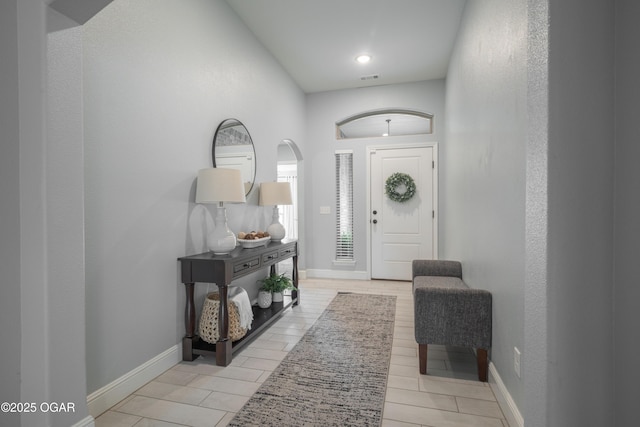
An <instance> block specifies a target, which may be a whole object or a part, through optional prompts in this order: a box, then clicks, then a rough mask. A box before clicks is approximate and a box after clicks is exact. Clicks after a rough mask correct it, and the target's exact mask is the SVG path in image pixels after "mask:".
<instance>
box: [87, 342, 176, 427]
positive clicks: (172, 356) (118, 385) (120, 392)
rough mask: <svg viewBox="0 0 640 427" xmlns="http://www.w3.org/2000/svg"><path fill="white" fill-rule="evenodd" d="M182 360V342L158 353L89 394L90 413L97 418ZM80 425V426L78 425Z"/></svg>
mask: <svg viewBox="0 0 640 427" xmlns="http://www.w3.org/2000/svg"><path fill="white" fill-rule="evenodd" d="M181 360H182V344H176V345H175V346H174V347H171V348H170V349H168V350H166V351H164V352H163V353H161V354H159V355H157V356H156V357H154V358H153V359H151V360H149V361H147V362H146V363H143V364H142V365H140V366H138V367H137V368H135V369H133V370H131V371H129V372H127V373H126V374H124V375H123V376H121V377H120V378H118V379H117V380H115V381H112V382H111V383H109V384H107V385H106V386H104V387H102V388H100V389H98V390H96V391H94V392H93V393H91V394H90V395H89V396H87V406H88V407H89V414H91V416H92V417H93V418H97V417H98V415H100V414H102V413H103V412H105V411H106V410H108V409H109V408H111V407H112V406H113V405H115V404H116V403H118V402H120V401H121V400H122V399H124V398H125V397H127V396H129V395H130V394H131V393H133V392H134V391H136V390H137V389H139V388H140V387H142V386H143V385H145V384H146V383H148V382H149V381H151V380H152V379H154V378H155V377H157V376H158V375H160V374H162V373H163V372H164V371H166V370H167V369H169V368H171V367H172V366H174V365H176V364H177V363H179V362H180V361H181ZM78 427H80V426H78Z"/></svg>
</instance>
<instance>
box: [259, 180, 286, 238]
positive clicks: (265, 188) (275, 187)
mask: <svg viewBox="0 0 640 427" xmlns="http://www.w3.org/2000/svg"><path fill="white" fill-rule="evenodd" d="M291 204H293V202H292V201H291V185H290V184H289V183H288V182H263V183H262V184H260V206H271V205H273V218H272V221H273V222H272V223H271V225H270V226H269V227H267V233H269V235H270V236H271V240H273V241H276V242H279V241H280V240H282V239H283V238H284V235H285V234H286V232H285V229H284V226H283V225H282V224H280V213H279V212H278V205H291Z"/></svg>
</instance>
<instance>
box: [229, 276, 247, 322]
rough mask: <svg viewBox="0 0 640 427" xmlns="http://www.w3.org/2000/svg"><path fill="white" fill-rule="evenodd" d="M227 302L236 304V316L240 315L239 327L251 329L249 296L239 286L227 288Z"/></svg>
mask: <svg viewBox="0 0 640 427" xmlns="http://www.w3.org/2000/svg"><path fill="white" fill-rule="evenodd" d="M228 292H229V293H228V296H229V300H230V301H233V302H235V303H236V307H238V314H239V315H240V326H241V327H242V328H244V329H247V330H249V329H251V323H252V322H253V310H252V309H251V301H250V300H249V295H248V294H247V291H245V290H244V289H243V288H241V287H240V286H229V291H228Z"/></svg>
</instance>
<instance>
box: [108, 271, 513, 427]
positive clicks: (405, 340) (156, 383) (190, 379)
mask: <svg viewBox="0 0 640 427" xmlns="http://www.w3.org/2000/svg"><path fill="white" fill-rule="evenodd" d="M300 289H301V304H300V305H299V306H297V307H294V308H292V309H290V310H287V311H286V312H285V313H284V314H283V315H282V317H281V318H280V319H279V320H278V321H277V322H276V323H274V324H273V325H272V326H271V327H270V328H269V329H267V330H266V331H265V332H264V333H263V334H262V335H261V336H260V337H258V338H257V339H256V340H255V341H254V342H252V343H251V344H250V345H248V346H247V347H245V348H244V349H243V350H242V351H241V352H239V353H236V354H235V355H234V356H235V357H234V359H233V362H232V363H231V364H230V365H229V366H227V367H220V366H216V365H215V361H214V360H212V359H211V358H202V357H200V358H198V359H196V360H195V361H193V362H181V363H179V364H177V365H175V366H174V367H173V368H171V369H169V370H168V371H166V372H165V373H163V374H162V375H160V376H158V377H157V378H155V379H154V380H153V381H151V382H149V383H148V384H146V385H145V386H143V387H142V388H140V389H139V390H137V391H136V392H135V393H133V394H132V395H130V396H128V397H127V398H125V399H124V400H123V401H122V402H120V403H118V404H117V405H115V406H114V407H113V408H111V409H110V410H108V411H107V412H105V413H104V414H102V415H100V416H99V417H98V418H97V419H96V426H97V427H116V426H117V427H131V426H135V427H171V426H207V427H213V426H216V427H222V426H226V425H227V423H228V422H229V421H230V420H231V418H233V416H234V414H235V412H236V411H238V410H239V409H240V408H241V407H242V405H244V403H245V402H246V401H247V400H248V399H249V398H250V397H251V395H252V394H253V393H254V392H255V391H256V390H257V389H258V387H259V386H260V384H261V383H262V382H263V381H264V380H265V379H266V378H267V377H268V376H269V374H270V373H271V372H272V371H273V370H274V369H275V367H276V366H278V364H279V363H280V361H282V359H283V358H284V357H285V356H286V354H287V352H288V351H289V350H290V349H291V348H293V346H294V345H295V344H296V343H297V342H298V340H299V339H300V337H301V336H303V335H304V333H305V331H306V330H307V329H309V327H311V325H313V323H314V322H315V321H316V319H317V318H318V317H319V316H320V314H321V313H322V312H323V311H324V309H325V307H326V306H327V305H328V304H329V302H331V300H332V299H333V297H334V296H335V295H336V294H337V292H338V291H343V292H344V291H347V292H361V293H373V294H385V295H396V296H397V302H396V323H395V330H394V340H393V349H392V356H391V366H390V372H389V377H388V384H387V394H386V399H385V405H384V413H383V423H382V425H383V427H411V426H414V427H415V426H429V427H440V426H442V427H445V426H446V427H458V426H459V427H462V426H465V427H466V426H487V427H489V426H490V427H509V425H508V423H507V421H506V419H505V417H504V415H503V413H502V411H501V410H500V407H499V406H498V403H497V401H496V398H495V396H494V394H493V391H492V389H491V387H490V386H489V385H488V384H487V383H481V382H478V381H477V371H476V365H475V359H474V356H473V354H472V353H471V351H470V350H467V349H456V348H445V347H443V346H430V347H429V363H428V366H427V369H428V371H427V372H428V373H429V375H427V376H425V375H420V374H419V372H418V355H417V351H418V348H417V344H416V343H415V340H414V338H413V303H412V297H411V284H410V283H409V282H390V281H379V280H376V281H346V280H318V279H307V280H302V281H301V282H300Z"/></svg>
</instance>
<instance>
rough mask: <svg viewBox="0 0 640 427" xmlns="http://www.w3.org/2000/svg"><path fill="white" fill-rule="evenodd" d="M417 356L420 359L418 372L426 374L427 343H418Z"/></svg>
mask: <svg viewBox="0 0 640 427" xmlns="http://www.w3.org/2000/svg"><path fill="white" fill-rule="evenodd" d="M418 356H419V359H420V373H421V374H422V375H426V374H427V345H426V344H418Z"/></svg>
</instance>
